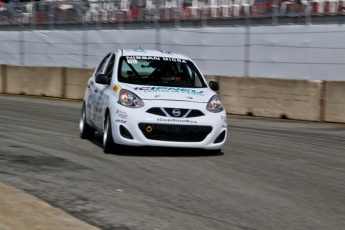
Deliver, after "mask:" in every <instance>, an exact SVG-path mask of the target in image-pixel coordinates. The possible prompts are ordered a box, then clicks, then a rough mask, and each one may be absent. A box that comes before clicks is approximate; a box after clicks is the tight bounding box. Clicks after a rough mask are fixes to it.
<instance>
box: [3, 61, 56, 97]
mask: <svg viewBox="0 0 345 230" xmlns="http://www.w3.org/2000/svg"><path fill="white" fill-rule="evenodd" d="M6 92H7V93H11V94H26V95H41V96H50V97H61V92H62V84H61V67H35V66H12V65H9V66H7V87H6Z"/></svg>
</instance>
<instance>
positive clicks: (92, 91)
mask: <svg viewBox="0 0 345 230" xmlns="http://www.w3.org/2000/svg"><path fill="white" fill-rule="evenodd" d="M109 57H110V53H109V54H107V56H105V57H104V58H103V60H102V61H101V63H100V64H99V66H98V67H97V69H96V71H95V73H94V75H93V76H92V78H91V80H90V82H89V84H88V86H87V87H88V91H89V98H88V100H87V108H88V110H89V111H88V112H89V114H90V116H89V119H90V123H92V125H93V126H94V127H95V128H97V122H96V120H97V105H98V90H99V87H98V86H97V85H98V84H97V83H96V81H95V78H96V75H98V74H102V73H103V72H104V70H105V68H106V66H107V63H108V60H109Z"/></svg>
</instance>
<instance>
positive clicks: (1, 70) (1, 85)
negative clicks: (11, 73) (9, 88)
mask: <svg viewBox="0 0 345 230" xmlns="http://www.w3.org/2000/svg"><path fill="white" fill-rule="evenodd" d="M5 68H6V65H0V92H1V93H5V91H4V90H5V89H4V83H3V81H4V79H5V78H4V77H3V75H4V74H6V73H4V72H5V71H4V70H5Z"/></svg>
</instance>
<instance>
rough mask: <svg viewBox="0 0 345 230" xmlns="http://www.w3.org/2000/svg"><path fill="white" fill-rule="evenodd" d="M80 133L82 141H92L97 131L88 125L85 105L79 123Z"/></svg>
mask: <svg viewBox="0 0 345 230" xmlns="http://www.w3.org/2000/svg"><path fill="white" fill-rule="evenodd" d="M79 131H80V138H81V139H90V138H93V137H94V135H95V130H94V129H93V128H92V127H91V126H90V125H88V124H87V123H86V112H85V104H83V107H82V109H81V117H80V121H79Z"/></svg>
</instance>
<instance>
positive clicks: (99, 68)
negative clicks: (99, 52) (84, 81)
mask: <svg viewBox="0 0 345 230" xmlns="http://www.w3.org/2000/svg"><path fill="white" fill-rule="evenodd" d="M109 56H110V53H109V54H108V55H107V56H105V58H103V60H102V62H101V64H99V66H98V68H97V71H96V75H97V74H100V73H103V71H104V69H105V64H107V61H108V59H109Z"/></svg>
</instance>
